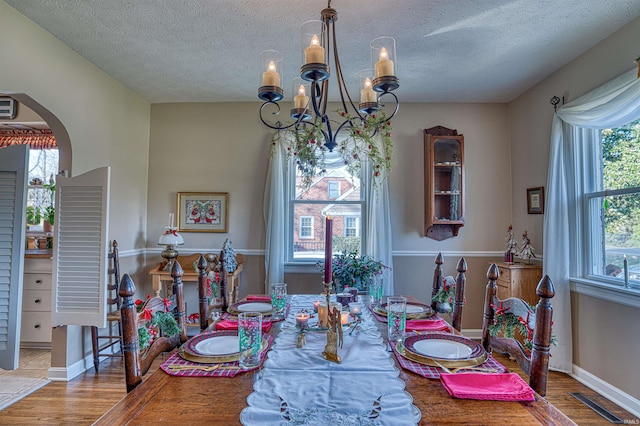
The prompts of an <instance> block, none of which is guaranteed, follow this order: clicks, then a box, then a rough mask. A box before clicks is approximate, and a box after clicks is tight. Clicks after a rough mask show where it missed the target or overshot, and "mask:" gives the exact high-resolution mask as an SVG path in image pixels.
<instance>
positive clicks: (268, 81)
mask: <svg viewBox="0 0 640 426" xmlns="http://www.w3.org/2000/svg"><path fill="white" fill-rule="evenodd" d="M321 18H322V20H321V21H317V20H314V21H307V22H305V23H304V24H303V25H302V30H301V37H302V38H301V41H302V59H303V64H302V66H301V67H300V77H299V78H295V79H294V80H293V90H292V93H291V95H292V99H291V109H290V117H291V120H290V121H289V122H288V123H286V124H283V123H282V122H280V121H277V122H276V123H273V124H272V123H269V122H268V121H267V120H265V117H264V110H265V107H267V106H269V105H275V107H276V108H277V110H276V111H275V112H274V113H273V114H274V115H278V114H279V113H280V105H279V104H278V101H280V100H282V99H283V98H284V90H283V89H282V84H281V79H280V74H281V73H282V55H281V54H280V53H279V52H278V51H275V50H267V51H264V52H262V54H261V55H260V72H261V77H262V85H261V86H260V88H259V89H258V98H260V99H261V100H263V101H265V102H264V103H263V104H262V106H261V107H260V119H261V120H262V122H263V123H264V124H265V125H266V126H267V127H269V128H272V129H275V130H284V129H292V130H295V131H301V130H302V129H304V128H305V127H307V126H312V127H316V128H317V129H318V130H319V131H320V132H321V133H322V136H323V137H324V141H325V142H324V146H325V147H326V148H327V149H329V151H333V148H335V147H336V145H337V142H336V136H337V134H338V133H339V132H340V131H342V130H353V129H354V128H358V127H361V126H363V125H365V126H366V124H365V121H367V122H368V123H369V124H372V125H373V127H374V129H373V130H374V132H375V131H377V130H378V128H380V127H381V125H382V121H383V120H384V121H385V122H386V120H390V119H391V118H393V116H394V115H395V114H396V112H397V111H398V106H399V101H398V98H397V97H396V95H395V94H393V91H394V90H395V89H397V88H398V87H399V86H400V82H399V80H398V77H397V76H396V69H395V67H396V64H395V60H396V46H395V40H394V39H393V38H392V37H378V38H376V39H374V40H373V41H372V42H371V44H370V45H371V60H372V68H371V69H365V70H362V71H360V72H358V81H359V88H360V102H359V103H358V104H357V106H356V104H355V103H354V101H353V100H352V98H351V96H350V95H349V91H348V90H347V86H346V81H345V78H344V75H343V73H342V68H341V66H340V58H339V56H338V43H337V40H336V30H335V23H336V21H337V20H338V13H337V11H336V10H335V9H333V8H332V7H331V0H329V3H328V5H327V8H326V9H323V10H322V13H321ZM330 61H332V62H333V71H331V69H330V66H329V63H330ZM332 72H333V73H334V75H335V77H336V80H337V84H338V91H339V95H340V102H341V103H342V110H341V113H340V114H338V117H340V119H339V120H336V119H330V118H329V116H328V115H327V102H328V95H329V77H330V76H331V73H332ZM387 95H388V96H389V97H391V98H392V100H393V102H394V104H395V108H394V109H393V112H392V113H391V115H389V116H384V115H383V118H381V119H380V120H379V121H380V122H379V123H376V122H375V120H373V122H372V120H371V118H374V119H375V117H376V115H375V113H376V112H377V111H379V110H381V108H382V107H384V104H382V103H381V98H382V97H383V96H387Z"/></svg>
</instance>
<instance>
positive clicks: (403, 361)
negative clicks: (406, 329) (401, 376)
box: [389, 342, 507, 379]
mask: <svg viewBox="0 0 640 426" xmlns="http://www.w3.org/2000/svg"><path fill="white" fill-rule="evenodd" d="M389 345H391V349H393V354H394V355H395V356H396V359H397V360H398V364H400V365H401V366H402V368H404V369H405V370H409V371H411V372H413V373H416V374H419V375H420V376H422V377H425V378H427V379H439V378H440V372H441V371H442V369H441V368H440V367H432V366H430V365H424V364H420V363H417V362H414V361H411V360H410V359H407V358H405V357H403V356H402V355H400V354H399V353H398V351H397V350H396V345H395V344H393V343H392V342H389ZM482 368H487V369H494V370H497V371H498V372H499V373H505V372H506V371H507V368H506V367H505V366H504V365H502V364H500V363H499V362H498V361H496V359H495V358H494V357H492V356H491V355H489V356H488V357H487V360H486V361H485V362H484V363H483V364H482Z"/></svg>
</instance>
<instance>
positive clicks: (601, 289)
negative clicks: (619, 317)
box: [570, 278, 640, 308]
mask: <svg viewBox="0 0 640 426" xmlns="http://www.w3.org/2000/svg"><path fill="white" fill-rule="evenodd" d="M570 282H571V291H573V292H575V293H578V294H584V295H586V296H591V297H597V298H598V299H602V300H607V301H609V302H614V303H619V304H621V305H627V306H631V307H634V308H640V289H638V288H635V287H632V288H624V287H621V286H619V285H615V284H609V283H606V282H603V281H596V280H591V279H585V278H570Z"/></svg>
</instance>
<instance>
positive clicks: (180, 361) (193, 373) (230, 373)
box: [160, 334, 273, 377]
mask: <svg viewBox="0 0 640 426" xmlns="http://www.w3.org/2000/svg"><path fill="white" fill-rule="evenodd" d="M262 338H263V339H266V340H267V348H266V349H265V350H264V351H262V354H261V355H260V367H262V363H263V362H264V360H265V358H266V357H267V352H269V349H271V344H272V343H273V336H271V335H270V334H263V335H262ZM170 365H189V366H194V367H201V366H203V365H218V364H200V363H197V362H191V361H187V360H186V359H184V358H182V357H180V355H178V352H174V353H173V354H172V355H171V356H170V357H169V359H167V360H166V361H165V362H163V363H162V365H160V368H161V369H162V371H164V372H165V373H167V374H169V375H170V376H180V377H235V376H237V375H238V374H240V373H244V372H245V371H252V370H255V369H257V368H260V367H255V368H251V369H248V370H242V369H237V370H236V369H224V368H223V369H218V370H213V371H203V370H183V371H171V369H170V368H169V366H170ZM219 365H220V366H221V367H238V361H235V362H224V363H221V364H219Z"/></svg>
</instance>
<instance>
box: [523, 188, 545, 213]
mask: <svg viewBox="0 0 640 426" xmlns="http://www.w3.org/2000/svg"><path fill="white" fill-rule="evenodd" d="M527 213H529V214H542V213H544V186H539V187H537V188H527Z"/></svg>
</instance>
